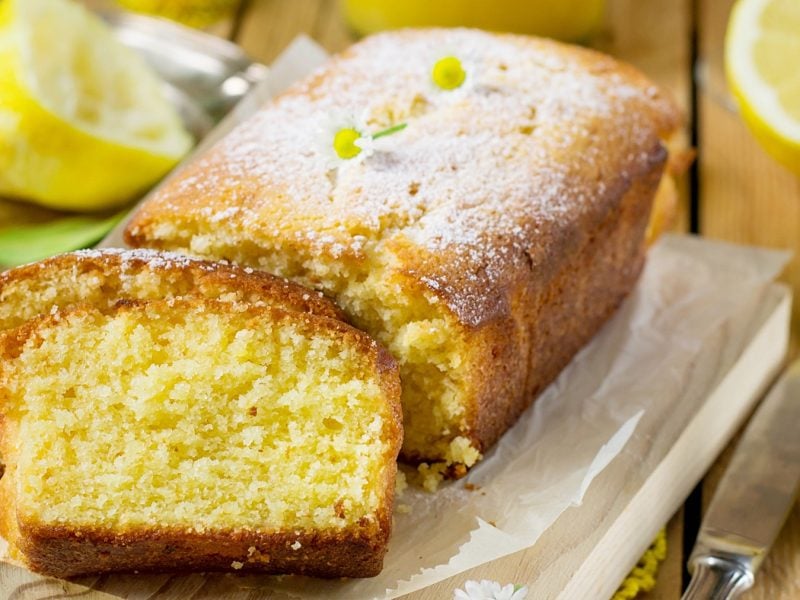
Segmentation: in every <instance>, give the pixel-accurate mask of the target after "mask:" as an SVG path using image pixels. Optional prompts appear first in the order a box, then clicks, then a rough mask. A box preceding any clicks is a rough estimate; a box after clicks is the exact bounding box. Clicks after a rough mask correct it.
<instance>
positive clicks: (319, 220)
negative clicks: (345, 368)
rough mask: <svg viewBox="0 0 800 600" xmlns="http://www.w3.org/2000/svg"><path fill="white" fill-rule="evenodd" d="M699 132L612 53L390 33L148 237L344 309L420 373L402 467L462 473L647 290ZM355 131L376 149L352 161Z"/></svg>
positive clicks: (239, 142) (167, 209) (226, 155)
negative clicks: (649, 267)
mask: <svg viewBox="0 0 800 600" xmlns="http://www.w3.org/2000/svg"><path fill="white" fill-rule="evenodd" d="M434 71H437V72H438V73H439V75H441V72H440V71H444V75H443V76H446V78H449V79H447V80H446V81H440V82H439V83H440V84H442V85H437V83H436V82H435V81H434V78H433V75H432V74H433V73H434ZM681 123H682V119H681V115H680V112H679V111H678V110H677V108H676V107H675V105H674V103H673V102H672V101H671V100H670V99H669V98H668V96H667V95H666V94H664V93H663V92H662V91H661V90H659V89H658V88H657V87H656V86H654V85H653V84H652V82H650V81H649V80H648V79H647V78H645V77H644V76H643V75H642V74H640V73H639V72H637V71H636V70H635V69H633V68H632V67H630V66H627V65H624V64H621V63H619V62H618V61H616V60H614V59H612V58H610V57H608V56H604V55H602V54H599V53H597V52H593V51H590V50H587V49H583V48H578V47H573V46H567V45H564V44H559V43H557V42H552V41H548V40H542V39H536V38H530V37H524V36H515V35H502V34H493V33H488V32H483V31H476V30H465V29H452V30H449V29H431V30H402V31H395V32H387V33H382V34H379V35H376V36H372V37H369V38H366V39H364V40H363V41H361V42H359V43H358V44H356V45H354V46H352V47H351V48H349V49H348V50H346V51H345V52H343V53H342V54H341V55H339V56H337V57H334V58H333V59H332V60H331V61H330V62H329V63H328V64H327V65H325V66H324V67H323V68H321V69H320V70H318V71H316V72H315V73H313V74H312V75H310V76H309V77H307V78H306V79H305V80H303V81H301V82H299V83H298V84H297V85H295V86H294V87H293V88H291V89H290V90H288V91H287V92H286V93H285V94H283V95H282V96H280V97H278V98H277V99H275V100H274V101H273V102H272V103H270V104H268V105H266V106H265V107H263V108H262V109H261V111H260V112H258V113H257V114H256V115H254V116H253V117H252V118H251V119H250V120H248V121H247V122H246V123H243V124H242V125H241V126H240V127H238V128H237V129H236V130H234V131H233V132H231V133H230V134H229V135H228V136H227V137H226V138H224V139H223V140H221V141H220V142H219V143H217V144H216V146H215V147H213V148H212V149H210V150H209V151H208V152H207V153H206V154H205V155H203V156H201V157H199V158H198V159H197V160H196V161H194V162H193V163H191V164H189V165H187V166H186V167H185V168H183V169H182V170H181V172H180V173H179V174H178V175H177V176H176V177H174V178H173V179H171V180H170V182H168V183H167V184H166V185H165V186H164V187H163V188H161V189H160V190H159V192H158V193H157V194H156V195H155V196H154V197H152V198H151V199H149V200H148V201H147V202H146V203H145V204H144V205H143V206H142V207H141V208H140V210H139V211H138V212H137V213H136V214H135V215H134V217H133V219H132V221H131V222H130V225H129V227H128V229H127V240H128V241H129V243H130V244H131V245H133V246H137V247H143V246H146V247H153V248H160V249H167V250H180V251H182V252H186V253H189V254H193V255H196V256H201V257H205V258H212V259H223V258H224V259H228V260H231V261H233V262H236V263H239V264H242V265H246V266H249V267H253V268H259V269H264V270H266V271H269V272H272V273H276V274H278V275H281V276H284V277H287V278H290V279H292V280H295V281H298V282H300V283H302V284H304V285H306V286H309V287H312V288H314V289H317V290H321V291H323V292H324V293H325V294H326V295H328V296H330V297H332V298H333V299H334V300H335V301H336V302H337V303H338V304H339V305H340V306H341V307H342V308H343V310H344V311H345V312H346V313H347V315H348V317H349V318H350V319H351V321H352V323H353V324H355V325H356V326H357V327H359V328H362V329H363V330H365V331H367V332H368V333H370V334H371V335H373V336H374V337H376V338H377V339H378V340H379V341H381V342H382V343H384V344H385V345H386V346H387V348H388V349H389V350H390V352H392V354H393V355H394V356H395V358H396V359H397V360H398V362H399V363H400V370H401V379H402V382H403V399H402V404H403V418H404V427H405V440H404V443H403V450H402V456H403V457H404V458H405V459H406V460H408V461H412V462H416V463H431V462H433V463H436V464H437V466H436V467H435V468H434V467H423V468H429V469H435V470H436V471H439V472H440V471H443V470H446V471H447V472H449V474H451V475H461V474H464V473H465V472H466V468H467V467H469V466H471V465H473V464H475V462H476V461H477V460H479V458H480V457H481V455H482V454H483V453H485V452H486V451H487V449H489V448H490V447H491V445H492V444H493V443H494V442H495V441H496V440H497V439H498V438H499V436H500V435H501V434H502V433H503V432H504V431H505V430H506V429H507V428H508V427H510V426H511V425H512V424H513V423H514V422H515V421H516V419H517V418H518V417H519V415H520V414H521V413H522V411H523V410H525V409H526V408H527V407H528V406H529V405H530V403H531V402H532V401H533V399H534V398H535V397H536V396H537V395H538V394H539V393H540V392H541V391H542V390H543V389H544V388H545V387H546V386H547V385H548V384H549V383H550V382H551V381H552V380H553V379H554V378H555V377H556V376H557V375H558V374H559V372H560V371H561V370H562V369H563V367H564V366H565V365H566V364H567V363H568V362H569V361H570V359H571V358H572V357H573V356H574V355H575V354H576V353H577V352H578V351H579V350H580V349H581V348H582V347H583V345H584V344H586V343H587V342H588V341H589V340H590V339H591V338H592V336H593V335H594V334H595V332H597V330H598V329H599V328H600V327H601V326H602V325H603V324H604V323H605V322H606V320H607V319H608V318H609V317H610V316H611V315H612V314H613V313H614V311H615V310H616V308H617V306H619V304H620V303H621V302H622V300H623V299H624V298H625V296H626V295H627V294H628V293H629V292H630V290H631V289H632V287H633V285H634V284H635V282H636V280H637V278H638V275H639V273H640V271H641V269H642V266H643V264H644V258H645V250H646V232H647V230H648V225H649V224H651V223H652V227H651V235H652V232H654V231H657V230H658V229H659V228H661V227H662V226H663V222H664V221H665V220H666V217H667V216H668V215H669V213H670V212H671V207H672V206H673V205H674V201H675V198H674V195H675V188H674V185H672V177H673V175H674V174H675V173H674V172H675V171H676V170H679V166H680V163H681V162H682V159H683V156H682V155H681V153H678V152H675V151H674V148H675V146H674V141H675V139H676V137H675V135H676V133H677V132H678V131H679V130H680V127H681ZM387 131H390V132H393V133H392V135H382V136H381V137H377V136H375V137H374V138H373V137H372V135H373V134H376V133H379V132H384V133H385V132H387ZM348 132H349V133H348ZM353 132H355V133H353ZM339 133H343V135H344V136H345V137H343V138H341V139H339V138H337V136H338V134H339ZM347 135H350V136H353V135H358V136H361V138H362V140H361V142H360V143H361V146H360V147H358V146H355V145H353V146H352V147H349V149H348V148H345V150H346V151H345V152H343V153H342V154H339V153H338V152H337V151H336V149H335V148H334V142H335V140H337V139H338V141H337V142H336V143H339V142H341V140H342V139H346V136H347ZM362 147H363V149H362ZM656 196H658V203H657V206H656V210H655V212H654V213H653V214H654V219H653V220H652V221H651V212H652V211H651V207H652V206H653V201H654V198H655V197H656Z"/></svg>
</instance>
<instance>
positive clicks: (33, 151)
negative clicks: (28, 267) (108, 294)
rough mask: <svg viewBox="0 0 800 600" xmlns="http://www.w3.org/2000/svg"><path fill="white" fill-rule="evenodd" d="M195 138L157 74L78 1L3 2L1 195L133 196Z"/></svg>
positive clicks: (103, 203) (82, 202)
mask: <svg viewBox="0 0 800 600" xmlns="http://www.w3.org/2000/svg"><path fill="white" fill-rule="evenodd" d="M191 144H192V140H191V137H190V136H189V134H188V133H187V132H186V131H185V130H184V128H183V125H182V124H181V121H180V118H179V116H178V115H177V114H176V112H175V111H174V109H173V108H172V106H171V105H170V104H169V103H168V101H167V100H166V98H165V96H164V93H163V91H162V88H161V85H160V83H159V81H158V79H157V77H156V76H155V74H154V73H153V72H152V71H151V70H150V69H149V68H148V67H147V65H145V64H144V62H143V60H142V59H140V57H139V56H137V55H136V54H134V53H133V52H132V51H131V50H129V49H128V48H125V47H124V46H122V45H121V44H120V43H119V42H118V41H117V40H116V39H115V38H114V37H113V36H112V34H111V32H110V31H109V30H108V28H107V27H106V25H105V24H104V23H103V22H102V21H101V20H100V19H99V18H97V17H96V16H94V15H93V14H91V13H90V12H89V11H87V10H86V9H85V8H83V7H81V6H79V5H78V4H76V3H74V2H72V1H71V0H0V196H8V197H14V198H19V199H25V200H29V201H33V202H36V203H38V204H41V205H44V206H48V207H51V208H57V209H62V210H80V211H91V210H99V209H105V208H110V207H114V206H118V205H121V204H123V203H125V202H126V201H129V200H130V199H131V198H132V197H134V196H135V195H136V194H137V193H140V192H142V191H143V190H144V189H146V188H147V187H148V186H150V185H152V184H153V183H155V181H157V180H158V179H159V178H160V177H162V176H163V175H164V174H166V173H167V172H168V171H169V170H170V169H171V168H172V167H173V166H174V165H175V164H176V163H177V162H178V161H179V160H180V159H181V157H182V156H183V155H184V154H186V152H187V151H188V150H189V148H190V147H191Z"/></svg>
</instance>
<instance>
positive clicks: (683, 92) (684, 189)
mask: <svg viewBox="0 0 800 600" xmlns="http://www.w3.org/2000/svg"><path fill="white" fill-rule="evenodd" d="M692 18H693V10H692V2H691V0H650V1H648V2H641V1H640V0H609V2H608V7H607V15H606V25H605V28H604V30H603V32H602V33H601V34H600V35H599V36H598V37H597V39H595V40H593V42H592V46H593V47H595V48H597V49H598V50H602V51H603V52H607V53H609V54H611V55H613V56H615V57H617V58H619V59H621V60H624V61H626V62H629V63H631V64H632V65H634V66H636V67H638V68H639V69H641V70H642V72H644V73H645V74H647V76H648V77H650V78H651V79H653V81H655V82H656V83H657V84H658V85H660V86H661V87H663V88H664V89H665V90H669V92H670V93H671V94H672V96H673V97H674V98H675V100H676V101H677V103H678V105H679V106H680V107H681V108H682V109H683V112H684V114H685V115H686V126H685V127H684V129H683V131H682V132H681V135H680V141H681V143H682V144H683V146H684V147H687V148H688V147H689V146H690V141H689V140H690V137H691V135H690V131H691V124H692V115H691V90H692V79H691V77H692V75H691V74H692V66H691V61H692V51H691V35H692ZM678 191H679V193H680V203H679V206H678V214H677V218H676V222H675V224H674V229H675V230H677V231H688V230H689V204H690V198H689V186H688V180H687V178H683V179H682V180H681V181H680V182H679V186H678Z"/></svg>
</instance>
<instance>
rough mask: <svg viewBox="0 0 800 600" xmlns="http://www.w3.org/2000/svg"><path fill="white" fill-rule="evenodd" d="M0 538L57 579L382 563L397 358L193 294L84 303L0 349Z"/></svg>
mask: <svg viewBox="0 0 800 600" xmlns="http://www.w3.org/2000/svg"><path fill="white" fill-rule="evenodd" d="M0 357H1V359H2V361H3V369H2V373H0V450H1V451H2V455H3V456H4V460H5V462H6V469H5V474H4V476H3V477H2V479H0V533H2V535H3V536H4V537H5V538H6V539H7V540H8V542H9V545H10V548H11V554H12V558H14V559H16V560H18V561H21V562H22V563H23V564H24V565H26V566H27V567H29V568H31V569H33V570H35V571H38V572H40V573H44V574H48V575H52V576H58V577H66V576H72V575H78V574H83V573H99V572H109V571H140V572H141V571H161V570H184V569H191V570H230V571H236V570H254V571H260V572H268V573H304V574H309V575H315V576H322V577H338V576H350V577H362V576H371V575H375V574H376V573H378V572H379V571H380V569H381V566H382V561H383V556H384V553H385V550H386V544H387V539H388V536H389V532H390V526H391V515H392V502H393V494H394V484H395V475H396V462H395V461H396V459H397V454H398V452H399V449H400V444H401V439H402V425H401V413H400V404H399V397H400V387H399V386H400V383H399V375H398V372H397V366H396V364H395V363H394V361H393V359H392V358H391V356H390V355H389V354H388V352H386V350H384V349H382V347H380V346H379V345H378V344H377V343H376V342H375V341H374V340H372V339H371V338H369V337H368V336H367V335H366V334H364V333H362V332H361V331H359V330H356V329H354V328H352V327H350V326H348V325H346V324H344V323H342V322H341V321H337V320H334V319H329V318H326V317H321V316H316V315H312V314H308V313H302V312H293V311H289V310H285V309H283V308H278V307H274V306H262V307H252V306H251V307H245V306H243V305H236V304H231V303H225V302H219V301H215V300H208V299H205V298H193V299H171V300H152V301H136V300H126V301H121V302H119V303H118V304H117V305H116V307H115V308H114V309H113V310H100V309H98V308H95V307H92V306H89V305H83V306H76V307H73V308H71V309H67V310H64V311H58V312H54V313H53V314H51V315H45V316H41V317H37V318H34V319H32V320H30V321H28V322H27V323H25V324H23V325H22V326H20V327H18V328H16V329H12V330H8V331H6V332H4V333H3V334H2V335H0Z"/></svg>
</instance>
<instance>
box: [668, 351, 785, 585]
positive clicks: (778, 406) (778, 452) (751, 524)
mask: <svg viewBox="0 0 800 600" xmlns="http://www.w3.org/2000/svg"><path fill="white" fill-rule="evenodd" d="M799 482H800V361H796V362H794V363H793V364H792V365H791V366H790V367H789V368H788V369H787V371H786V372H785V374H784V375H783V376H782V377H781V378H780V379H779V380H778V382H777V383H776V384H775V385H774V386H773V387H772V389H771V390H770V392H769V394H768V395H767V397H766V398H765V399H764V401H763V402H762V403H761V406H760V407H759V408H758V409H757V411H756V413H755V414H754V416H753V417H752V419H751V420H750V423H749V424H748V426H747V428H746V430H745V432H744V435H743V436H742V439H741V441H740V442H739V444H738V446H737V447H736V451H735V452H734V455H733V458H732V460H731V463H730V465H729V466H728V468H727V470H726V471H725V474H724V476H723V478H722V481H721V482H720V484H719V487H718V488H717V490H716V493H715V494H714V497H713V499H712V501H711V505H710V506H709V508H708V511H707V512H706V515H705V517H704V518H703V522H702V524H701V525H700V532H699V533H698V536H697V542H696V543H695V547H694V550H693V551H692V554H691V556H690V558H689V570H690V571H692V581H691V583H690V584H689V587H688V588H687V590H686V592H685V593H684V595H683V600H700V599H703V600H711V599H713V600H723V599H727V598H735V597H736V596H738V595H739V594H741V593H742V592H743V591H744V590H746V589H747V588H749V587H750V586H752V585H753V581H754V577H755V573H756V571H757V570H758V568H759V567H760V566H761V563H762V562H763V560H764V556H765V555H766V553H767V552H768V551H769V548H770V547H771V546H772V544H773V542H774V541H775V538H776V537H777V536H778V533H779V532H780V530H781V527H782V526H783V523H784V521H785V520H786V517H787V515H788V514H789V511H790V510H791V508H792V506H793V505H794V501H795V499H796V498H797V492H798V483H799Z"/></svg>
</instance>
